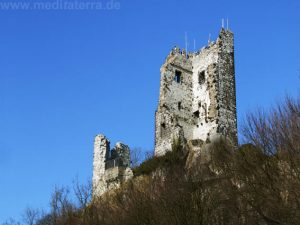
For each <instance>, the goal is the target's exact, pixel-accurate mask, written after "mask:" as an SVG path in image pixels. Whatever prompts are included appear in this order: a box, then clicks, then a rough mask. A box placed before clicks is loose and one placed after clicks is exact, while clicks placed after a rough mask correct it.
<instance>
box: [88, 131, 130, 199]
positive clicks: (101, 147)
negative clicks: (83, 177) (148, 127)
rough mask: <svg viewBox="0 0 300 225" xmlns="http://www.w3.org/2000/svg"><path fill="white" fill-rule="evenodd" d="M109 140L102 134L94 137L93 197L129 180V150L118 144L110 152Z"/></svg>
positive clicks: (125, 146)
mask: <svg viewBox="0 0 300 225" xmlns="http://www.w3.org/2000/svg"><path fill="white" fill-rule="evenodd" d="M109 144H110V142H109V140H108V139H107V138H106V137H105V136H104V135H102V134H99V135H97V136H96V137H95V141H94V162H93V196H94V197H97V196H101V195H102V194H103V193H105V192H106V191H108V190H111V189H114V188H117V187H119V186H120V184H121V183H122V182H124V181H126V180H128V179H130V178H131V177H132V176H133V174H132V170H131V169H130V149H129V147H128V146H127V145H124V144H122V143H120V142H118V143H117V144H116V146H115V147H114V148H113V149H111V150H110V145H109Z"/></svg>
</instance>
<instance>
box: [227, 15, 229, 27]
mask: <svg viewBox="0 0 300 225" xmlns="http://www.w3.org/2000/svg"><path fill="white" fill-rule="evenodd" d="M228 29H229V20H228V18H227V30H228Z"/></svg>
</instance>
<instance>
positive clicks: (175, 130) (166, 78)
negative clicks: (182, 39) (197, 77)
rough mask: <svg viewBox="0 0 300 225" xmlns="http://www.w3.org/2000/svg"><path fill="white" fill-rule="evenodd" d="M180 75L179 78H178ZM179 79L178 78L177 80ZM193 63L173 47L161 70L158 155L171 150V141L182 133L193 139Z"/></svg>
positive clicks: (158, 110) (157, 135)
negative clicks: (191, 125) (165, 150)
mask: <svg viewBox="0 0 300 225" xmlns="http://www.w3.org/2000/svg"><path fill="white" fill-rule="evenodd" d="M176 76H177V77H176ZM178 76H179V77H178ZM192 96H193V93H192V61H191V60H190V59H187V58H186V56H185V53H184V52H180V50H179V49H177V48H174V49H173V50H172V52H171V53H170V54H169V56H168V57H167V60H166V63H165V64H164V65H163V66H162V67H161V86H160V99H159V106H158V109H157V111H156V124H155V126H156V132H155V136H156V138H155V140H156V154H157V155H160V153H161V154H163V153H164V149H165V148H166V147H167V148H168V149H171V143H172V140H173V139H175V138H180V136H181V135H182V133H184V134H185V135H186V136H188V137H191V136H192V130H191V128H190V127H189V126H190V124H191V123H193V122H192V121H191V120H192V118H191V110H190V109H191V107H192Z"/></svg>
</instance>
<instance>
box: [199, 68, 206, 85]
mask: <svg viewBox="0 0 300 225" xmlns="http://www.w3.org/2000/svg"><path fill="white" fill-rule="evenodd" d="M198 82H199V84H204V82H205V71H204V70H203V71H201V72H199V74H198Z"/></svg>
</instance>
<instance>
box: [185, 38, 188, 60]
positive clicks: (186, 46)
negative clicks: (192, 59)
mask: <svg viewBox="0 0 300 225" xmlns="http://www.w3.org/2000/svg"><path fill="white" fill-rule="evenodd" d="M187 54H188V37H187V32H185V57H186V58H187Z"/></svg>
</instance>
